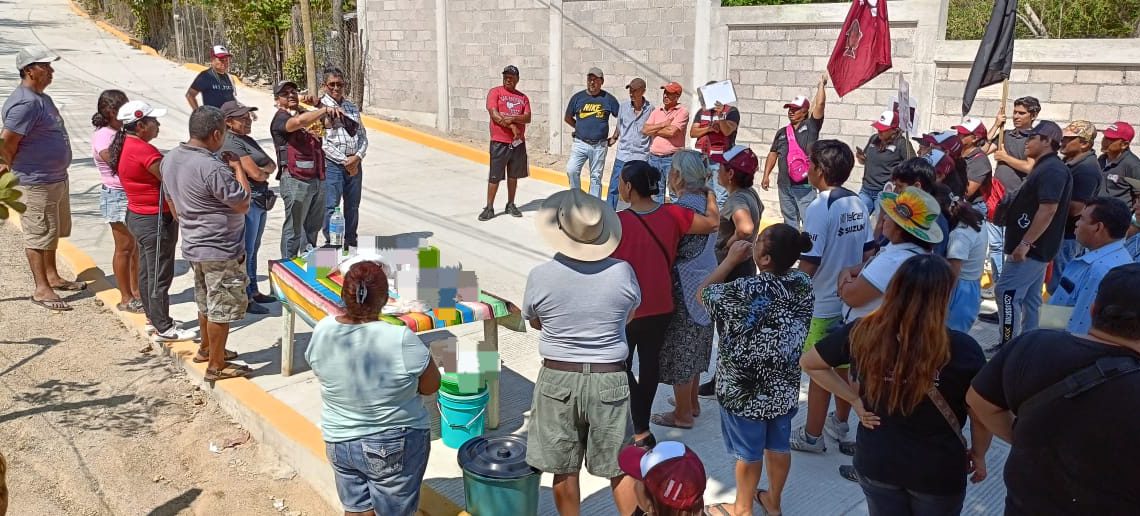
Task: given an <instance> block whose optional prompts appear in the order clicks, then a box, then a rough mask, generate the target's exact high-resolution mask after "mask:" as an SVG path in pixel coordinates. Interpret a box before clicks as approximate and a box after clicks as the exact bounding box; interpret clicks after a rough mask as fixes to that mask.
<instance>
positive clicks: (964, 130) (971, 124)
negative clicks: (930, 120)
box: [951, 116, 989, 139]
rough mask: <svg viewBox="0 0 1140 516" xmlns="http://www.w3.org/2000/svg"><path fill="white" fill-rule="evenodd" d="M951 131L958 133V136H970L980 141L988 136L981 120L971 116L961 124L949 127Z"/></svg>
mask: <svg viewBox="0 0 1140 516" xmlns="http://www.w3.org/2000/svg"><path fill="white" fill-rule="evenodd" d="M951 129H954V130H956V131H958V134H960V135H962V136H966V135H967V134H972V135H974V136H976V137H978V138H982V139H985V137H986V136H987V135H988V134H989V133H988V132H986V124H983V123H982V121H981V120H979V119H977V118H974V117H972V116H968V117H966V119H965V120H962V123H961V124H958V125H956V126H954V127H951Z"/></svg>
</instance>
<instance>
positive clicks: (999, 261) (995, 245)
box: [986, 220, 1005, 284]
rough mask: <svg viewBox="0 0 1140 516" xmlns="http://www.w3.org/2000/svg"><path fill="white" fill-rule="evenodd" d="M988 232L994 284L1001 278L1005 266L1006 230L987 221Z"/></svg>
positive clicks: (991, 279) (992, 281)
mask: <svg viewBox="0 0 1140 516" xmlns="http://www.w3.org/2000/svg"><path fill="white" fill-rule="evenodd" d="M986 231H987V232H989V237H990V270H991V271H993V277H992V278H990V281H991V284H993V283H997V280H998V278H1000V277H1001V269H1002V265H1004V264H1005V249H1004V248H1005V228H1004V227H999V226H995V225H994V224H993V223H992V222H990V221H988V220H987V221H986Z"/></svg>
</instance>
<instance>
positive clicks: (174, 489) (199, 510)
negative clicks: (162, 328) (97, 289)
mask: <svg viewBox="0 0 1140 516" xmlns="http://www.w3.org/2000/svg"><path fill="white" fill-rule="evenodd" d="M22 247H23V246H22V245H21V242H20V237H19V233H18V231H17V230H16V229H15V228H14V227H13V226H12V225H11V224H6V223H3V222H0V452H2V453H3V454H4V455H5V456H6V457H7V458H8V462H9V464H8V466H9V468H8V484H9V488H10V491H11V503H10V506H9V511H8V514H9V515H12V516H30V515H41V514H45V515H46V514H68V515H154V516H159V515H211V516H215V515H290V516H297V515H300V514H305V515H324V514H336V512H335V511H334V510H333V509H332V508H331V507H330V506H329V505H328V504H327V503H326V502H325V501H324V500H323V499H322V498H320V497H319V496H318V495H317V494H316V493H315V492H314V491H313V490H312V489H311V488H310V487H309V486H308V485H307V484H305V483H304V482H303V481H301V480H300V479H298V478H295V477H296V474H295V472H293V471H292V470H290V469H289V468H288V467H287V466H285V465H283V464H281V463H280V462H279V461H278V460H277V459H276V457H275V455H274V453H273V452H272V451H271V450H269V449H268V448H265V447H262V446H260V445H259V444H258V443H256V442H253V441H250V440H249V438H248V433H246V432H245V431H244V430H242V429H241V428H240V427H239V426H238V425H236V424H235V423H234V422H233V421H232V420H231V419H230V418H229V417H228V416H226V414H225V413H224V412H223V411H222V410H221V409H220V408H219V407H218V406H217V404H215V403H214V402H213V401H212V400H211V399H210V397H209V396H208V395H207V394H206V393H204V392H202V391H201V390H199V389H198V388H197V387H196V386H194V385H192V384H191V383H190V382H189V381H188V380H187V379H186V377H185V376H184V374H183V373H182V372H181V371H179V370H178V369H177V368H176V367H174V366H173V364H172V363H171V362H170V361H169V359H168V358H166V357H164V356H162V355H160V354H156V353H154V352H151V353H141V352H140V351H139V350H140V349H142V348H144V347H146V342H145V341H144V340H143V339H141V338H139V337H138V336H136V335H134V334H133V333H130V332H128V331H127V329H126V328H125V327H124V326H123V325H122V323H120V322H119V319H118V318H117V317H116V316H115V315H114V314H112V313H111V312H110V311H108V310H107V309H105V308H103V307H101V306H99V304H98V301H97V300H96V299H95V298H94V297H93V296H92V294H91V293H89V292H83V293H80V294H78V295H75V296H72V297H69V298H68V301H70V302H71V304H72V305H73V306H74V307H75V310H74V311H72V312H65V313H53V312H49V311H47V310H45V309H43V308H39V307H36V306H33V305H32V304H31V303H29V302H28V301H27V300H26V299H27V296H28V294H29V293H30V292H31V289H32V282H31V275H30V274H29V273H28V268H27V262H26V261H25V259H24V253H23V248H22ZM60 267H61V272H62V271H63V269H64V267H63V264H62V263H61V264H60ZM69 274H70V273H67V272H64V273H63V275H64V276H65V277H71V276H69ZM211 447H216V448H217V449H219V451H218V452H217V453H215V452H213V451H211Z"/></svg>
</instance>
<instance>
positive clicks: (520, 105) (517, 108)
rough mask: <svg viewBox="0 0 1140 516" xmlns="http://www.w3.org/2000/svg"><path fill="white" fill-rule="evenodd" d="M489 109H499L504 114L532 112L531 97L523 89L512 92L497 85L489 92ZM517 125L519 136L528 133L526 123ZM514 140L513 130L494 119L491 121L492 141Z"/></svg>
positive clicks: (513, 114)
mask: <svg viewBox="0 0 1140 516" xmlns="http://www.w3.org/2000/svg"><path fill="white" fill-rule="evenodd" d="M487 109H491V110H494V111H498V112H499V113H501V114H502V115H503V116H519V115H525V114H527V113H530V99H529V98H527V96H526V95H525V94H523V92H521V91H518V90H515V92H514V93H511V92H509V91H507V89H506V88H504V87H502V86H495V87H494V88H491V91H488V92H487ZM515 125H516V126H518V127H519V138H523V136H524V135H525V134H526V124H515ZM514 140H515V137H514V135H512V134H511V131H509V130H507V128H506V127H503V126H501V125H499V124H496V123H495V121H494V120H492V121H491V141H493V142H502V143H511V142H513V141H514Z"/></svg>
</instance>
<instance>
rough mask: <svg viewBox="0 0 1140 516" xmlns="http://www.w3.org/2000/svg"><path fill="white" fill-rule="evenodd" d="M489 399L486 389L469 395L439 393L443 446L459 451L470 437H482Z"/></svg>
mask: <svg viewBox="0 0 1140 516" xmlns="http://www.w3.org/2000/svg"><path fill="white" fill-rule="evenodd" d="M489 398H490V394H489V393H488V392H487V390H486V389H483V390H481V391H480V392H479V393H478V394H470V395H462V394H451V393H448V392H444V391H439V427H440V435H441V436H442V438H443V444H445V445H446V446H447V447H448V448H454V449H459V447H460V446H463V443H465V442H467V441H468V440H469V439H471V438H472V437H478V436H480V435H483V419H484V416H485V415H486V414H487V400H488V399H489Z"/></svg>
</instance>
